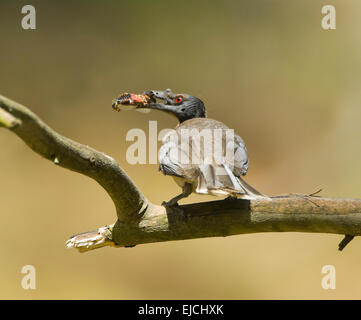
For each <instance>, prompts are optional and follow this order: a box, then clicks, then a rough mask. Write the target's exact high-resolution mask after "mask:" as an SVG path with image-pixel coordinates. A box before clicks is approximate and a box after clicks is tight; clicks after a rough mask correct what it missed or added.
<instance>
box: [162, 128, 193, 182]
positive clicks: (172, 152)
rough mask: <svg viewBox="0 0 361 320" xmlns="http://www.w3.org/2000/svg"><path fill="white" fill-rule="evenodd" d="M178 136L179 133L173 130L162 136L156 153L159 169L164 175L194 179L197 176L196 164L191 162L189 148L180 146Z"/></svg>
mask: <svg viewBox="0 0 361 320" xmlns="http://www.w3.org/2000/svg"><path fill="white" fill-rule="evenodd" d="M179 138H180V137H179V133H178V132H175V131H172V132H170V133H169V134H168V135H166V136H165V137H164V139H163V144H162V146H161V148H160V149H159V153H158V159H159V170H160V171H161V172H162V173H163V174H165V175H169V176H176V177H181V178H184V179H186V180H190V181H191V180H195V179H197V176H198V175H197V173H196V171H197V166H194V165H193V164H192V162H191V160H190V157H189V150H187V148H184V146H182V144H181V143H180V139H179ZM178 141H179V143H178Z"/></svg>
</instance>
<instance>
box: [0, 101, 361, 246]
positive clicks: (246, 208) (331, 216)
mask: <svg viewBox="0 0 361 320" xmlns="http://www.w3.org/2000/svg"><path fill="white" fill-rule="evenodd" d="M0 127H4V128H6V129H8V130H10V131H12V132H13V133H15V134H16V135H17V136H18V137H19V138H20V139H22V140H23V141H24V142H25V143H26V144H27V145H28V146H29V147H30V148H31V149H32V150H33V151H34V152H36V153H38V154H40V155H41V156H42V157H44V158H46V159H48V160H50V161H52V162H53V163H54V164H55V165H58V166H61V167H63V168H66V169H69V170H72V171H75V172H78V173H81V174H84V175H86V176H88V177H90V178H92V179H94V180H95V181H97V182H98V183H99V184H100V185H101V186H102V187H103V188H104V189H105V191H106V192H107V193H108V194H109V196H110V197H111V198H112V200H113V202H114V205H115V209H116V213H117V220H116V221H115V223H114V224H112V225H107V226H104V227H100V228H98V229H96V230H94V231H90V232H84V233H81V234H78V235H75V236H72V237H71V238H70V239H69V240H68V241H67V242H66V247H67V248H76V249H78V250H79V251H80V252H86V251H89V250H93V249H97V248H101V247H104V246H111V247H133V246H135V245H139V244H145V243H154V242H161V241H171V240H185V239H195V238H204V237H224V236H231V235H237V234H245V233H256V232H317V233H333V234H342V235H346V236H345V238H344V239H343V240H342V241H341V242H340V244H339V250H342V249H343V248H344V247H345V246H346V245H347V244H348V243H349V242H350V241H351V240H352V239H353V238H354V237H355V236H359V235H361V200H360V199H334V198H326V197H320V196H316V194H318V192H316V193H313V194H310V195H285V196H277V197H272V201H269V199H268V198H265V199H257V200H251V201H249V200H234V201H229V200H218V201H210V202H202V203H194V204H187V205H182V206H179V207H164V206H160V205H156V204H153V203H151V202H150V201H148V200H147V199H146V197H145V196H144V195H143V194H142V192H141V191H140V190H139V189H138V188H137V187H136V186H135V184H134V183H133V181H132V180H131V179H130V178H129V177H128V175H127V174H126V173H125V172H124V171H123V170H122V168H121V167H120V166H119V164H118V163H117V162H116V161H115V160H114V159H113V158H112V157H110V156H108V155H106V154H104V153H102V152H99V151H97V150H95V149H92V148H90V147H88V146H85V145H83V144H80V143H78V142H75V141H73V140H71V139H69V138H67V137H64V136H62V135H60V134H59V133H57V132H55V131H54V130H53V129H51V128H50V127H49V126H48V125H47V124H46V123H44V122H43V121H42V120H41V119H40V118H39V117H38V116H37V115H35V114H34V113H33V112H31V111H30V110H29V109H28V108H26V107H25V106H23V105H21V104H19V103H16V102H14V101H12V100H10V99H8V98H6V97H4V96H1V95H0Z"/></svg>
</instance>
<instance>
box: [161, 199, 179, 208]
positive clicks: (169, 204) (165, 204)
mask: <svg viewBox="0 0 361 320" xmlns="http://www.w3.org/2000/svg"><path fill="white" fill-rule="evenodd" d="M162 206H163V207H166V208H170V207H179V204H178V202H177V201H172V200H170V201H168V202H166V201H163V202H162Z"/></svg>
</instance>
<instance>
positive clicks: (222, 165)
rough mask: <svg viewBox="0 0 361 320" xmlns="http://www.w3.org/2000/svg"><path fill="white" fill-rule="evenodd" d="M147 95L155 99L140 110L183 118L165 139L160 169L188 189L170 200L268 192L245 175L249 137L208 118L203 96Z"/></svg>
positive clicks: (254, 195) (249, 196)
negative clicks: (190, 196) (201, 195)
mask: <svg viewBox="0 0 361 320" xmlns="http://www.w3.org/2000/svg"><path fill="white" fill-rule="evenodd" d="M144 95H145V96H146V98H147V100H149V101H151V102H150V103H148V104H141V105H138V106H137V107H136V109H137V110H138V109H155V110H160V111H164V112H167V113H169V114H171V115H174V116H175V117H176V118H177V119H178V121H179V124H178V126H177V127H176V128H175V130H174V131H172V132H171V133H170V134H169V135H167V136H166V137H165V138H164V139H163V144H162V147H161V148H160V151H159V155H158V158H159V170H160V171H161V172H162V173H163V174H165V175H168V176H172V177H173V178H174V180H175V181H176V183H177V184H178V185H179V186H180V187H181V188H182V190H183V191H182V193H181V194H180V195H178V196H176V197H174V198H173V199H171V200H170V201H169V202H168V203H165V204H166V205H176V204H177V201H179V200H180V199H182V198H185V197H187V196H189V195H190V194H191V193H192V192H196V193H200V194H212V195H221V196H230V197H236V198H242V199H255V198H258V197H264V195H262V194H261V193H260V192H258V191H257V190H256V189H254V188H253V187H251V186H250V185H248V184H247V183H246V182H245V181H244V180H243V179H242V176H244V175H245V174H246V173H247V170H248V166H249V162H248V153H247V149H246V146H245V143H244V141H243V140H242V138H241V137H240V136H238V135H236V134H235V133H234V132H233V130H231V129H229V128H228V127H227V126H226V125H225V124H223V123H222V122H219V121H216V120H213V119H208V118H206V109H205V106H204V103H203V102H202V101H201V100H200V99H199V98H197V97H193V96H191V95H188V94H174V93H173V92H172V91H171V90H170V89H167V90H164V91H155V90H151V91H146V92H145V93H144ZM158 100H161V101H162V103H157V101H158ZM209 133H210V134H209ZM209 136H211V139H208V138H209ZM187 139H188V140H187Z"/></svg>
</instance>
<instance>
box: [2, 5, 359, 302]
mask: <svg viewBox="0 0 361 320" xmlns="http://www.w3.org/2000/svg"><path fill="white" fill-rule="evenodd" d="M26 4H32V5H34V6H35V8H36V13H37V29H36V30H23V29H22V28H21V19H22V17H23V15H22V14H21V8H22V6H23V5H26ZM325 4H332V5H334V6H335V7H336V12H337V15H336V16H337V29H336V30H329V31H325V30H323V29H322V28H321V19H322V17H323V15H322V14H321V8H322V6H323V5H325ZM360 17H361V2H360V1H358V0H342V1H341V0H332V1H318V0H314V1H305V0H298V1H292V2H290V1H287V0H279V1H276V0H274V1H266V0H264V1H260V0H259V1H251V0H244V1H240V0H238V1H230V0H226V1H218V2H217V1H202V0H201V1H181V2H180V1H177V2H175V1H174V2H173V1H165V0H164V1H161V0H154V1H145V0H144V1H140V0H136V1H134V0H133V1H109V0H105V1H89V0H88V1H40V0H39V1H36V0H33V1H27V2H25V1H15V0H11V1H10V0H3V1H1V3H0V38H1V42H2V45H1V53H0V70H1V77H0V94H2V95H5V96H7V97H9V98H11V99H13V100H16V101H18V102H20V103H23V104H25V105H26V106H28V107H29V108H31V109H32V110H33V111H34V112H35V113H37V114H38V115H39V116H40V117H41V118H42V119H43V120H45V121H46V122H47V123H48V124H49V125H50V126H51V127H53V128H54V129H55V130H57V131H58V132H60V133H62V134H64V135H66V136H68V137H70V138H72V139H74V140H76V141H79V142H81V143H84V144H87V145H90V146H92V147H94V148H96V149H98V150H101V151H104V152H106V153H107V154H109V155H112V156H113V157H115V158H116V159H117V161H119V163H120V164H121V166H122V167H123V168H124V170H125V171H126V172H127V173H128V174H129V176H130V177H131V178H132V179H133V180H134V181H135V183H136V184H137V186H138V187H139V188H140V189H141V190H142V191H143V192H144V194H145V195H146V196H147V197H148V198H149V199H150V200H151V201H152V202H154V203H161V202H162V201H163V200H168V199H170V198H171V197H172V196H174V195H175V194H177V193H178V192H179V188H178V186H177V185H176V184H175V183H174V182H173V180H172V179H171V178H169V177H164V176H163V175H161V174H160V173H158V172H157V165H134V166H132V165H129V164H128V163H127V161H126V158H125V152H126V150H127V148H128V147H129V145H130V144H131V143H130V142H127V141H126V140H125V136H126V133H127V132H128V131H129V130H130V129H132V128H142V129H144V130H146V132H147V128H148V122H149V120H158V129H159V130H160V129H164V128H172V127H174V126H175V125H176V121H175V119H174V118H172V117H170V116H168V115H167V114H162V113H158V112H152V113H150V114H140V113H137V112H131V111H128V112H127V111H123V112H121V113H116V112H114V111H113V110H112V109H111V101H112V99H113V98H115V97H117V96H118V95H119V94H120V93H121V92H127V91H128V92H129V91H130V92H143V91H144V90H147V89H166V88H172V89H173V91H175V92H183V93H188V94H192V95H195V96H198V97H200V98H201V99H202V100H203V101H204V102H205V104H206V107H207V110H208V116H209V117H211V118H215V119H218V120H220V121H223V122H225V123H226V124H227V125H229V126H230V127H232V128H234V129H236V132H237V133H238V134H239V135H240V136H242V137H243V139H244V140H245V142H246V144H247V148H248V151H249V156H250V169H249V171H248V175H247V177H246V180H247V181H248V182H249V183H250V184H252V185H254V186H255V187H256V188H257V189H259V190H261V191H263V192H264V193H265V194H267V195H278V194H284V193H311V192H314V191H316V190H317V189H319V188H323V192H322V195H327V196H332V197H346V198H353V197H355V198H357V197H358V198H359V197H361V190H360V181H361V165H360V157H361V148H360V139H361V126H360V117H361V105H360V103H361V102H360V100H361V90H360V80H361V79H360V78H361V76H360V75H361V64H360V56H361V44H360V41H359V40H360V34H359V31H360V28H361V19H360ZM0 146H1V150H0V181H1V183H0V204H1V206H0V214H1V233H0V256H1V259H0V298H2V299H295V298H298V299H346V298H350V299H360V298H361V276H360V272H359V268H360V264H361V240H360V239H358V238H356V239H355V240H354V241H353V242H352V243H351V244H350V245H349V246H348V247H347V248H346V249H345V250H344V252H342V253H340V252H338V251H337V244H338V242H339V241H340V240H341V239H342V236H340V235H326V234H306V233H270V234H265V233H263V234H251V235H239V236H232V237H227V238H210V239H199V240H187V241H175V242H167V243H157V244H147V245H140V246H137V247H135V248H132V249H124V248H122V249H114V248H103V249H101V250H95V251H92V252H89V253H85V254H79V253H78V251H76V250H67V249H65V246H64V243H65V241H66V240H67V239H68V237H69V236H71V235H72V234H74V233H79V232H83V231H88V230H92V229H94V228H95V227H99V226H103V225H104V224H111V223H113V222H115V218H116V214H115V210H114V207H113V204H112V201H111V199H110V198H109V197H108V195H107V194H106V192H105V191H103V190H102V188H101V187H100V186H99V185H98V184H97V183H96V182H94V181H92V180H90V179H89V178H87V177H85V176H81V175H79V174H77V173H73V172H70V171H67V170H64V169H62V168H59V167H56V166H54V165H53V164H52V163H51V162H49V161H46V160H44V159H42V158H41V157H40V156H39V155H37V154H35V153H34V152H32V151H31V150H30V149H29V148H28V147H27V146H26V145H25V144H24V143H23V142H22V141H21V140H20V139H19V138H18V137H16V136H15V135H14V134H12V133H11V132H9V131H7V130H4V129H3V130H0ZM210 199H211V198H210V197H207V196H195V195H193V196H191V197H190V198H188V199H186V200H183V203H189V202H195V201H205V200H210ZM28 264H30V265H34V266H35V267H36V271H37V289H36V290H27V291H26V290H24V289H22V287H21V279H22V277H23V276H24V275H23V274H21V269H22V267H23V266H24V265H28ZM324 265H334V266H335V267H336V277H337V278H336V290H324V289H322V287H321V279H322V277H323V274H321V269H322V267H323V266H324Z"/></svg>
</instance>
